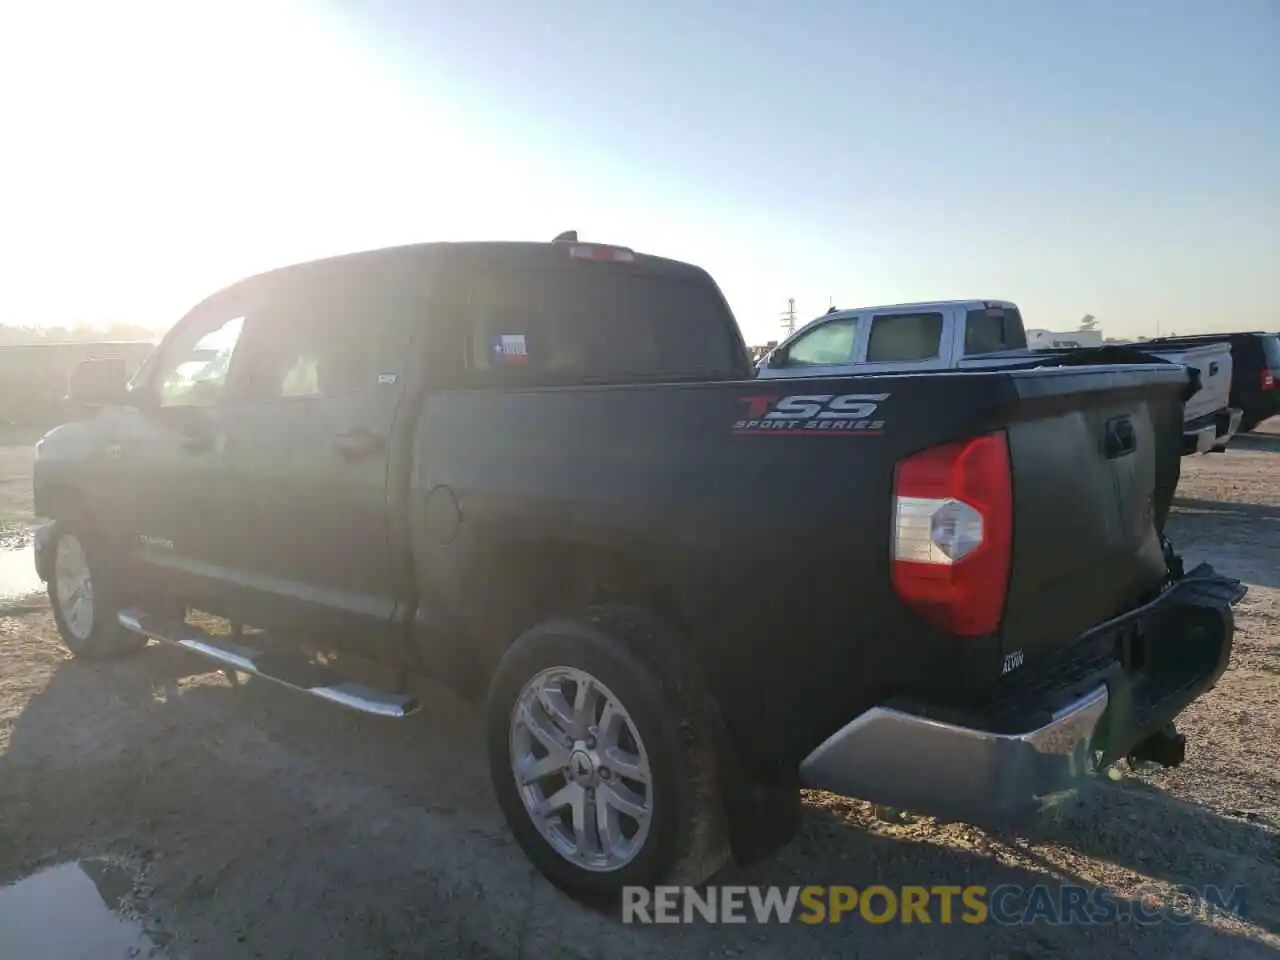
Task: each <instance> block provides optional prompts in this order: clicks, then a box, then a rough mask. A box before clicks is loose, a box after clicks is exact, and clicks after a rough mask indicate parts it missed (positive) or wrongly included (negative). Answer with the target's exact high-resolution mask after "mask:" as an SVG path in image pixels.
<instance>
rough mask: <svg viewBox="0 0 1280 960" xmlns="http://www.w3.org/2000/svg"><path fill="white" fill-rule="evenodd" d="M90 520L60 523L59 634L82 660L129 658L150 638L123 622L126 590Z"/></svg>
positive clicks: (51, 585)
mask: <svg viewBox="0 0 1280 960" xmlns="http://www.w3.org/2000/svg"><path fill="white" fill-rule="evenodd" d="M105 554H106V551H105V550H104V549H103V548H102V546H101V545H100V543H99V542H98V540H97V538H96V537H95V536H94V534H93V531H92V529H91V528H90V527H89V526H88V525H87V524H80V523H76V524H59V527H58V530H57V532H56V534H55V540H54V544H53V562H52V564H51V567H52V569H51V571H50V575H49V581H48V591H49V602H50V604H51V605H52V606H53V619H54V621H55V622H56V623H57V625H58V634H59V635H60V636H61V637H62V642H63V643H64V644H65V645H66V647H67V649H68V650H70V651H71V653H72V654H73V655H75V656H76V657H78V658H82V659H86V660H106V659H111V658H114V657H122V656H127V655H128V654H131V653H134V652H136V651H138V650H141V649H142V648H143V647H145V646H146V645H147V638H146V637H144V636H141V635H140V634H136V633H132V632H131V631H128V630H125V629H124V627H122V626H120V623H119V622H118V621H117V620H116V614H118V613H119V612H120V606H121V604H120V600H119V597H120V592H119V589H118V587H117V585H116V583H115V582H114V581H115V578H114V573H115V571H113V570H112V569H111V566H110V561H109V560H108V559H107V557H106V556H105Z"/></svg>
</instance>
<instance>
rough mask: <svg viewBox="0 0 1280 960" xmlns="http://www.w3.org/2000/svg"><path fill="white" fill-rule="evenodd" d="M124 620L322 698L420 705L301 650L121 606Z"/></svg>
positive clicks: (381, 712)
mask: <svg viewBox="0 0 1280 960" xmlns="http://www.w3.org/2000/svg"><path fill="white" fill-rule="evenodd" d="M117 619H118V620H119V621H120V626H122V627H124V628H125V629H126V630H129V631H132V632H133V633H140V634H142V635H143V636H144V637H150V638H152V639H153V640H163V641H164V642H165V643H171V644H173V645H174V646H175V647H182V648H183V649H184V650H190V651H191V652H192V653H198V654H200V656H202V657H205V658H206V659H208V660H212V661H213V662H214V663H216V664H218V666H220V667H222V668H223V669H227V670H239V671H240V672H242V673H249V674H252V675H253V676H255V677H262V678H264V679H266V680H274V681H275V682H276V683H279V684H283V685H284V686H286V687H292V688H293V689H294V690H301V691H302V692H303V693H309V694H311V695H312V696H313V697H319V698H320V699H321V700H328V701H329V702H330V703H336V704H339V705H341V706H344V707H350V708H351V709H352V710H358V711H360V712H361V713H371V714H374V715H375V716H379V717H397V718H398V717H407V716H409V714H411V713H415V712H416V711H417V710H418V707H419V703H418V699H417V698H416V697H414V696H411V695H409V694H398V693H387V692H385V691H383V690H374V689H373V688H371V687H366V686H362V685H361V684H358V683H353V682H351V681H350V680H347V679H345V678H344V677H342V676H341V675H340V674H338V673H336V672H335V671H334V670H332V669H330V668H329V667H326V666H323V665H321V664H318V663H312V662H311V661H310V660H307V659H305V658H304V657H302V656H301V655H288V654H280V653H269V652H266V651H263V650H255V649H254V648H253V647H248V646H245V645H244V644H243V643H236V642H234V641H233V640H232V639H231V638H230V637H221V636H215V635H213V634H210V633H206V632H205V631H204V630H201V629H200V628H199V627H194V626H192V625H191V624H189V623H185V622H182V621H176V620H172V619H164V618H161V617H156V616H153V615H151V614H148V613H144V612H143V611H141V610H137V609H129V610H121V611H120V613H119V615H118V617H117Z"/></svg>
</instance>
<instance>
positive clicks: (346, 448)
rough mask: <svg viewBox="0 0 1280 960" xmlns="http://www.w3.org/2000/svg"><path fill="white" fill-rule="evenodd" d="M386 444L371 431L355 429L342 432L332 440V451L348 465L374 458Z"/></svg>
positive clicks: (361, 428)
mask: <svg viewBox="0 0 1280 960" xmlns="http://www.w3.org/2000/svg"><path fill="white" fill-rule="evenodd" d="M386 445H387V442H386V440H385V439H383V438H382V437H380V436H378V434H376V433H374V432H373V431H372V430H366V429H365V428H364V427H356V428H355V429H352V430H344V431H343V432H342V433H339V434H338V435H337V436H335V437H334V438H333V449H334V451H335V452H336V453H337V454H338V456H340V457H342V459H343V460H346V461H347V462H348V463H355V462H357V461H359V460H367V459H369V458H370V457H376V456H377V455H378V454H380V453H382V451H383V450H385V449H386Z"/></svg>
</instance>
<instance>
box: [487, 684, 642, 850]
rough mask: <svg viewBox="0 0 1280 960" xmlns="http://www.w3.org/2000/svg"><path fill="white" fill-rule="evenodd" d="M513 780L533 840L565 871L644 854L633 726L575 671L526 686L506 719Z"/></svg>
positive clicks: (609, 695) (601, 688)
mask: <svg viewBox="0 0 1280 960" xmlns="http://www.w3.org/2000/svg"><path fill="white" fill-rule="evenodd" d="M510 744H511V773H512V776H514V777H515V781H516V786H517V788H518V789H519V791H520V798H521V800H523V801H524V807H525V810H526V811H527V812H528V814H529V818H530V819H531V820H532V821H533V825H534V826H535V827H536V828H537V830H538V833H539V834H540V835H541V836H542V838H543V839H544V840H545V841H546V842H547V843H548V844H549V845H550V846H551V848H552V849H553V850H555V851H556V853H558V854H560V856H562V857H564V858H565V859H566V860H568V861H569V862H570V863H573V864H574V865H576V866H579V867H581V868H583V869H584V870H590V871H594V872H598V873H604V872H608V871H612V870H619V869H621V868H622V867H624V866H626V865H627V864H628V863H630V862H631V861H632V860H634V859H635V858H636V856H637V855H638V854H639V853H640V851H641V850H643V849H644V845H645V841H646V840H648V838H649V829H650V826H651V825H652V822H653V774H652V771H651V768H650V766H649V754H648V753H647V752H646V750H645V746H644V741H643V740H641V738H640V731H639V730H638V729H637V728H636V724H635V721H634V720H633V719H632V717H631V715H630V714H629V713H628V712H627V709H626V707H624V706H623V704H622V701H621V700H619V699H618V698H617V697H616V696H615V695H614V694H613V692H612V691H611V690H609V688H608V687H606V686H605V685H604V684H603V683H601V682H600V681H599V680H597V679H596V678H595V677H593V676H592V675H591V674H589V673H587V672H586V671H585V670H578V669H575V668H573V667H551V668H550V669H547V670H543V671H542V672H541V673H539V674H537V675H536V676H535V677H534V678H533V679H532V680H530V681H529V682H528V683H527V684H525V687H524V689H523V690H522V691H521V693H520V696H519V698H518V699H517V700H516V704H515V707H514V708H513V709H512V712H511V734H510Z"/></svg>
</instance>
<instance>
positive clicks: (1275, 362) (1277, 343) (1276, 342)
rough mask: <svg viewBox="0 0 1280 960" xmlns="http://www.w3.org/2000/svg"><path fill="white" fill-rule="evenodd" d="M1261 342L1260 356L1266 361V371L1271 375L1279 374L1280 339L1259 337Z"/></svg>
mask: <svg viewBox="0 0 1280 960" xmlns="http://www.w3.org/2000/svg"><path fill="white" fill-rule="evenodd" d="M1258 339H1259V340H1261V341H1262V355H1263V357H1264V358H1265V359H1266V365H1267V369H1268V370H1270V371H1271V372H1272V373H1280V337H1259V338H1258Z"/></svg>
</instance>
